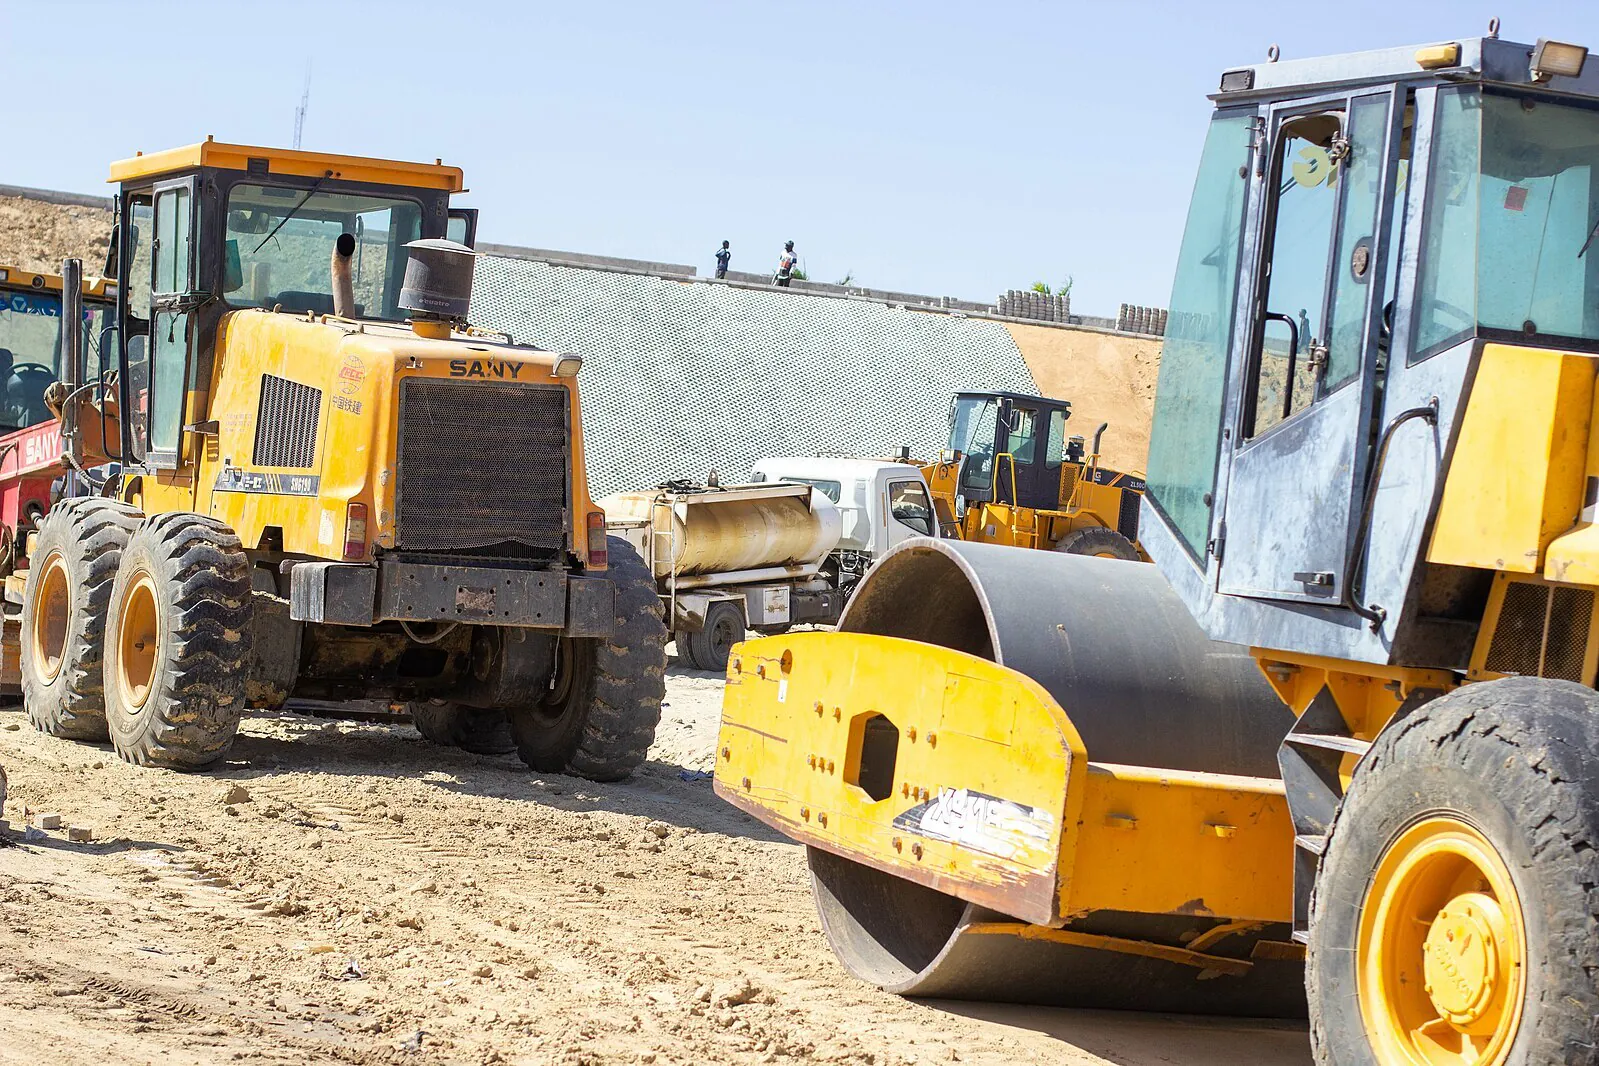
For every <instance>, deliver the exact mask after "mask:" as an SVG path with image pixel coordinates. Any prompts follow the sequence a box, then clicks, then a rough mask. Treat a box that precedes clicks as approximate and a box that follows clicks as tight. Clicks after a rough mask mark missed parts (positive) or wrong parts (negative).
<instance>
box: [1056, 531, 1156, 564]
mask: <svg viewBox="0 0 1599 1066" xmlns="http://www.w3.org/2000/svg"><path fill="white" fill-rule="evenodd" d="M1055 550H1056V551H1058V552H1066V553H1067V554H1068V555H1096V556H1098V557H1099V558H1101V559H1125V560H1127V561H1128V562H1130V563H1136V562H1138V561H1139V559H1138V549H1137V548H1135V547H1133V542H1132V541H1130V540H1128V539H1127V538H1126V537H1124V536H1122V535H1121V534H1120V533H1118V532H1116V531H1115V530H1114V529H1106V528H1105V527H1104V526H1088V527H1086V528H1084V529H1074V530H1072V531H1071V532H1070V533H1068V534H1066V535H1065V536H1064V537H1062V538H1060V539H1059V540H1057V541H1056V542H1055Z"/></svg>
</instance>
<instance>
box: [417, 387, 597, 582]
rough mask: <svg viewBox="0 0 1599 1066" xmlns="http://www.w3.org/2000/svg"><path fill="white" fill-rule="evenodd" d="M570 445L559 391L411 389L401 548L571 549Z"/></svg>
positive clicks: (563, 395) (541, 551)
mask: <svg viewBox="0 0 1599 1066" xmlns="http://www.w3.org/2000/svg"><path fill="white" fill-rule="evenodd" d="M570 439H571V432H570V430H569V428H568V417H567V393H566V390H565V389H563V388H561V387H559V386H550V385H516V384H509V383H501V382H489V383H485V382H476V381H473V382H466V381H450V380H438V379H429V378H410V379H408V380H406V381H404V382H403V383H402V384H401V386H400V441H399V486H398V493H397V496H396V499H395V510H396V514H397V518H396V527H395V542H396V546H397V547H398V548H400V549H402V550H408V551H416V552H428V551H461V550H468V549H500V548H503V547H506V546H510V547H515V548H519V549H522V550H524V551H531V552H532V553H534V554H554V553H558V552H560V551H563V550H564V549H565V547H566V536H567V534H566V531H567V528H568V525H569V521H568V515H567V495H566V487H567V479H568V473H567V466H568V455H567V447H568V441H569V440H570Z"/></svg>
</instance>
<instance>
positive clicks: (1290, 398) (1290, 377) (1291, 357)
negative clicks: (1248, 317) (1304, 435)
mask: <svg viewBox="0 0 1599 1066" xmlns="http://www.w3.org/2000/svg"><path fill="white" fill-rule="evenodd" d="M1261 320H1262V321H1271V322H1281V323H1283V324H1284V325H1285V326H1287V327H1288V373H1287V375H1285V376H1284V378H1283V417H1284V418H1287V417H1288V416H1289V415H1291V414H1293V413H1294V364H1295V363H1296V362H1298V360H1299V323H1298V322H1295V321H1294V319H1293V316H1292V315H1285V314H1281V313H1279V312H1277V311H1267V312H1266V313H1265V314H1264V315H1262V316H1261ZM1261 348H1262V352H1261V355H1262V358H1264V357H1265V351H1264V349H1265V345H1262V346H1261Z"/></svg>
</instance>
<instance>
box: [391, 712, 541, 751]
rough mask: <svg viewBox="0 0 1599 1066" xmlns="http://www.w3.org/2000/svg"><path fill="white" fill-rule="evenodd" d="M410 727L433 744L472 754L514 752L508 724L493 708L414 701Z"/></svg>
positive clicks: (513, 741)
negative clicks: (413, 727) (414, 727)
mask: <svg viewBox="0 0 1599 1066" xmlns="http://www.w3.org/2000/svg"><path fill="white" fill-rule="evenodd" d="M410 711H411V724H412V725H414V726H416V731H417V732H418V733H421V734H422V735H423V736H424V737H426V738H427V739H428V740H431V741H432V742H433V743H435V744H438V745H441V746H443V747H446V748H460V749H461V750H462V751H469V752H471V753H472V754H474V755H505V754H507V753H509V752H513V751H515V750H516V739H515V738H514V737H512V736H511V723H510V722H509V721H508V720H507V719H506V716H505V712H504V711H502V710H500V709H498V708H494V707H465V706H462V705H461V704H459V703H451V702H449V701H447V700H414V701H412V702H411V704H410Z"/></svg>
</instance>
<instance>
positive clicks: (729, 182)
mask: <svg viewBox="0 0 1599 1066" xmlns="http://www.w3.org/2000/svg"><path fill="white" fill-rule="evenodd" d="M1493 14H1499V15H1500V16H1501V17H1502V18H1503V19H1504V28H1503V36H1505V37H1508V38H1511V39H1515V40H1522V41H1528V42H1530V41H1533V40H1534V39H1536V38H1538V37H1554V38H1559V39H1565V40H1572V41H1576V42H1578V43H1583V44H1588V45H1590V46H1593V47H1594V48H1595V49H1596V51H1599V4H1595V3H1593V2H1591V0H1560V2H1555V0H1517V2H1515V3H1508V2H1505V0H1493V2H1482V0H1448V2H1446V0H1409V2H1407V0H1386V2H1383V0H1352V2H1335V0H1326V2H1321V3H1309V4H1305V3H1297V4H1264V3H1258V2H1257V3H1246V2H1241V0H1215V2H1208V3H1204V2H1201V3H1193V2H1168V3H1140V2H1136V0H1121V2H1115V0H1109V2H1106V0H1098V2H1093V3H1064V2H1054V3H1046V2H1042V0H1034V2H1000V0H989V2H971V3H964V4H958V3H952V2H945V0H923V2H921V3H904V4H889V3H870V2H865V0H862V2H857V3H853V4H850V3H832V2H792V3H788V4H781V3H770V2H764V0H763V2H742V3H726V4H710V3H663V2H654V3H643V2H634V0H611V2H604V3H600V2H595V3H562V4H545V3H538V2H508V3H474V2H472V0H455V2H453V3H439V2H434V3H429V4H421V3H410V2H403V0H390V2H387V3H381V4H379V3H355V2H340V0H322V2H320V3H299V2H292V0H276V2H257V3H249V4H239V3H229V2H221V3H217V2H213V3H204V4H190V3H183V2H177V0H172V2H165V0H164V2H149V3H136V2H133V0H124V2H121V3H101V4H93V3H73V2H69V0H53V2H52V0H0V74H3V76H4V77H5V79H6V82H7V83H8V84H9V85H11V86H15V87H22V88H23V90H24V98H27V99H31V100H33V101H36V102H37V104H38V105H39V106H37V107H32V108H29V107H27V106H24V105H22V104H21V103H19V102H17V98H13V102H12V103H10V104H8V105H7V106H6V107H5V108H4V114H5V118H6V121H5V125H6V135H5V137H4V139H3V141H0V183H7V184H15V185H34V186H42V187H46V188H56V189H69V190H75V191H83V192H102V191H104V189H105V186H104V185H103V184H101V183H102V182H103V180H104V177H105V173H106V164H107V163H108V162H109V161H110V160H111V159H113V158H120V157H122V156H126V155H131V154H132V153H133V152H134V151H135V150H136V149H143V150H145V151H152V150H155V149H159V148H164V147H171V146H174V145H177V144H186V143H190V142H192V141H196V140H201V139H203V138H204V137H205V135H207V134H214V135H216V137H217V138H218V139H219V140H237V141H243V142H246V143H262V144H273V145H287V144H289V143H290V142H291V140H292V136H293V129H294V109H295V107H296V105H297V104H298V103H299V98H300V92H301V88H302V82H303V79H304V76H305V68H306V64H307V63H308V62H309V63H310V64H311V67H312V81H311V106H310V112H309V116H308V118H307V120H306V123H305V147H307V148H311V149H321V150H327V151H342V152H351V153H358V154H366V155H381V156H394V157H400V158H411V159H432V158H434V157H435V156H441V157H443V158H444V159H445V161H446V162H450V163H454V164H457V165H459V166H461V167H462V168H464V169H465V171H466V176H467V184H468V185H469V186H470V188H471V190H472V191H471V193H470V194H469V195H468V196H467V197H466V198H465V199H464V200H462V201H461V202H462V203H465V204H468V205H470V206H475V207H478V208H481V209H482V212H483V217H482V223H481V227H480V230H479V235H480V237H481V238H482V239H483V240H487V241H496V242H502V243H508V244H526V245H534V246H538V247H544V248H560V249H569V250H574V251H585V252H597V253H603V254H609V255H623V256H631V257H635V258H643V259H660V260H668V261H672V262H689V263H694V264H696V265H697V266H698V267H699V269H700V271H701V273H707V272H709V270H710V268H711V265H712V263H711V253H712V251H713V249H714V248H715V247H716V246H718V245H720V243H721V241H722V240H723V239H724V238H726V239H728V240H731V241H732V242H733V266H734V269H743V270H763V271H764V270H770V269H771V268H772V267H773V265H774V264H775V261H776V258H777V255H778V253H779V251H780V250H781V248H782V242H783V241H784V240H786V239H793V240H794V241H795V242H797V247H798V250H799V252H800V254H801V256H802V258H803V261H804V265H805V267H806V269H807V270H808V271H809V273H810V275H811V276H812V277H814V278H816V279H818V280H823V281H835V280H838V279H839V278H841V277H842V276H843V275H844V274H845V273H846V272H853V274H854V276H855V278H856V280H857V282H858V283H860V284H866V285H873V286H878V287H883V288H893V289H903V290H909V291H915V292H924V293H932V294H945V295H952V296H960V297H964V298H970V299H980V300H988V299H992V298H993V297H994V296H995V295H996V294H997V293H998V292H1000V291H1002V290H1004V289H1006V288H1013V287H1014V288H1022V287H1026V286H1027V285H1029V284H1030V283H1031V282H1033V281H1034V280H1038V279H1042V280H1046V281H1049V282H1050V283H1052V284H1054V283H1057V282H1059V281H1061V280H1062V279H1063V278H1065V277H1066V276H1067V275H1072V276H1073V277H1074V278H1075V279H1076V287H1075V289H1074V290H1073V304H1074V307H1075V309H1077V310H1078V311H1080V312H1085V313H1090V314H1092V313H1100V314H1104V313H1114V311H1115V308H1116V305H1117V304H1118V303H1122V302H1128V303H1144V304H1153V305H1164V304H1165V302H1166V298H1167V295H1168V289H1169V286H1170V283H1171V271H1172V264H1173V262H1174V260H1175V257H1176V250H1177V243H1178V240H1179V238H1180V236H1181V232H1180V231H1181V227H1182V223H1183V217H1184V212H1185V209H1186V204H1187V198H1188V193H1189V183H1190V180H1191V169H1192V167H1193V165H1194V163H1195V161H1196V158H1197V153H1198V150H1199V144H1200V138H1201V136H1202V133H1203V124H1204V121H1205V117H1206V115H1207V112H1208V110H1209V106H1210V105H1209V102H1208V101H1207V100H1206V99H1205V94H1206V93H1207V92H1210V91H1212V90H1213V89H1214V88H1215V85H1216V80H1217V77H1218V75H1219V74H1220V72H1221V71H1222V69H1223V68H1225V67H1227V66H1230V65H1235V64H1238V63H1243V62H1253V61H1256V60H1259V59H1261V58H1263V57H1264V56H1265V53H1266V48H1267V46H1268V45H1270V44H1272V43H1276V44H1278V45H1280V46H1281V48H1282V50H1283V54H1284V55H1285V56H1288V57H1296V56H1305V55H1317V54H1325V53H1330V52H1341V51H1352V50H1359V49H1366V48H1378V47H1384V46H1389V45H1399V44H1412V43H1420V42H1425V41H1434V40H1447V39H1449V38H1453V37H1459V36H1473V35H1478V34H1480V33H1482V32H1483V30H1484V28H1485V27H1486V25H1487V21H1488V18H1489V16H1490V15H1493ZM67 113H71V114H72V115H73V116H74V117H73V118H72V119H71V121H70V124H69V123H68V122H67V121H66V120H64V118H63V116H64V115H65V114H67Z"/></svg>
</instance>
